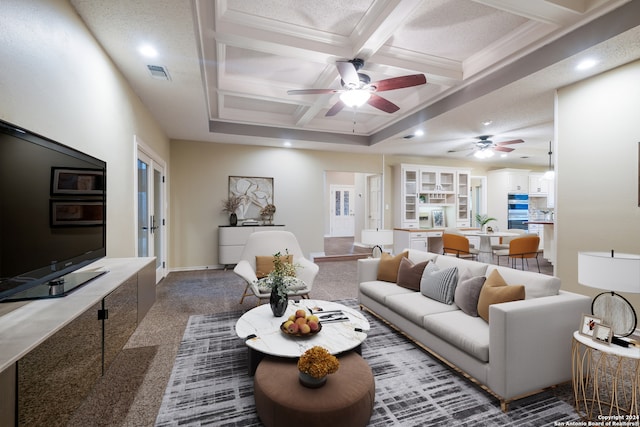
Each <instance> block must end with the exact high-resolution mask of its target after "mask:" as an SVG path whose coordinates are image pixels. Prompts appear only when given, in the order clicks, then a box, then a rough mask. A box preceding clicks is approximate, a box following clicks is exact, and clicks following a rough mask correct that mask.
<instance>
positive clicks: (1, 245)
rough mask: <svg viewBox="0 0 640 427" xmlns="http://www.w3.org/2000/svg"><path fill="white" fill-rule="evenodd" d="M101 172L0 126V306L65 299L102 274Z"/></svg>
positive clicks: (89, 160)
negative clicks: (97, 264)
mask: <svg viewBox="0 0 640 427" xmlns="http://www.w3.org/2000/svg"><path fill="white" fill-rule="evenodd" d="M106 178H107V164H106V162H104V161H102V160H99V159H97V158H95V157H92V156H89V155H87V154H84V153H82V152H80V151H78V150H75V149H73V148H70V147H67V146H65V145H63V144H60V143H58V142H56V141H53V140H51V139H48V138H45V137H43V136H40V135H37V134H35V133H32V132H30V131H28V130H25V129H21V128H19V127H17V126H14V125H12V124H9V123H6V122H3V121H0V301H3V302H6V301H16V300H26V299H38V298H52V297H60V296H64V295H66V294H67V293H69V292H71V291H72V290H74V289H76V288H77V287H79V286H81V285H83V284H85V283H87V282H88V281H90V280H92V279H94V278H95V277H97V276H98V275H100V274H102V273H103V271H82V272H80V271H76V270H78V269H80V268H82V267H84V266H86V265H88V264H90V263H92V262H94V261H96V260H97V259H100V258H102V257H104V256H106V225H107V224H106Z"/></svg>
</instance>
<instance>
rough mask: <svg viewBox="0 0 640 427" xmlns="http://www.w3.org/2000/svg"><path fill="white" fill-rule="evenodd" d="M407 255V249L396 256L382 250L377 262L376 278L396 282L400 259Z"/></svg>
mask: <svg viewBox="0 0 640 427" xmlns="http://www.w3.org/2000/svg"><path fill="white" fill-rule="evenodd" d="M408 256H409V252H408V251H404V252H402V253H401V254H398V255H396V256H393V255H389V254H388V253H386V252H382V256H381V257H380V263H379V264H378V280H382V281H383V282H393V283H397V281H398V270H399V269H400V261H402V258H407V257H408Z"/></svg>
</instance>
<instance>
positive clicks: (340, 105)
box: [324, 100, 345, 117]
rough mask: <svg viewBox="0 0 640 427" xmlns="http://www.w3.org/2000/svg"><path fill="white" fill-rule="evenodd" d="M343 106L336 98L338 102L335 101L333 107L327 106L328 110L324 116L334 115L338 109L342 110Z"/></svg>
mask: <svg viewBox="0 0 640 427" xmlns="http://www.w3.org/2000/svg"><path fill="white" fill-rule="evenodd" d="M344 107H345V105H344V102H342V101H340V100H338V102H336V103H335V104H333V107H331V108H329V111H327V114H325V115H324V116H325V117H331V116H335V115H336V114H338V113H339V112H340V111H342V109H343V108H344Z"/></svg>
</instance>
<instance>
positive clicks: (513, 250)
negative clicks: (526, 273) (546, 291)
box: [494, 234, 540, 273]
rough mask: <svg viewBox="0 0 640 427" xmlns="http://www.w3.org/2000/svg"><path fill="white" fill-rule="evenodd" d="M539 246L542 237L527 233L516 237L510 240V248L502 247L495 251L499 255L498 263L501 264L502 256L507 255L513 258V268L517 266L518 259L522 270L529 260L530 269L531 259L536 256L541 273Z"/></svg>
mask: <svg viewBox="0 0 640 427" xmlns="http://www.w3.org/2000/svg"><path fill="white" fill-rule="evenodd" d="M538 246H540V237H538V236H536V235H533V234H527V235H524V236H522V237H516V238H514V239H512V240H511V241H510V242H509V249H500V250H497V251H494V253H495V254H496V256H497V257H498V265H500V257H501V256H507V257H509V259H510V260H511V268H517V266H518V260H520V264H521V267H522V270H524V263H525V261H526V262H527V270H528V269H529V259H530V258H535V259H536V264H538V273H540V261H538V254H539V253H540V252H539V251H538Z"/></svg>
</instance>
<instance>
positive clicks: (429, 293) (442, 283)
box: [420, 263, 458, 304]
mask: <svg viewBox="0 0 640 427" xmlns="http://www.w3.org/2000/svg"><path fill="white" fill-rule="evenodd" d="M457 283H458V267H451V268H445V269H444V270H441V269H440V268H439V267H438V266H437V265H435V264H434V263H429V264H427V266H426V267H425V269H424V271H423V272H422V279H421V280H420V292H421V293H422V295H424V296H425V297H429V298H431V299H434V300H436V301H440V302H442V303H445V304H453V295H454V293H455V291H456V284H457Z"/></svg>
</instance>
